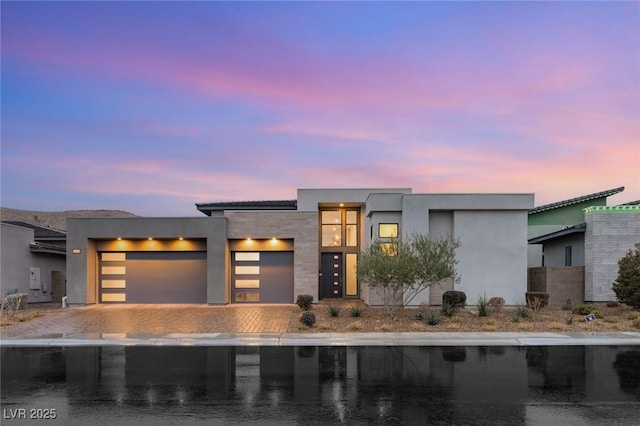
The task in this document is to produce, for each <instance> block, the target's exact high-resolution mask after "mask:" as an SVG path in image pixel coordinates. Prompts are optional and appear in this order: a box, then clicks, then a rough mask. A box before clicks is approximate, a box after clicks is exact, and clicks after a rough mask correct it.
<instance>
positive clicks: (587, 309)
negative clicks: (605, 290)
mask: <svg viewBox="0 0 640 426" xmlns="http://www.w3.org/2000/svg"><path fill="white" fill-rule="evenodd" d="M572 312H573V313H574V314H576V315H589V314H596V316H599V315H598V308H597V307H595V306H593V305H590V304H588V303H582V304H580V305H576V306H574V307H573V309H572Z"/></svg>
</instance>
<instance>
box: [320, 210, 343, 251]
mask: <svg viewBox="0 0 640 426" xmlns="http://www.w3.org/2000/svg"><path fill="white" fill-rule="evenodd" d="M322 246H323V247H340V246H342V212H340V211H338V210H325V211H323V212H322Z"/></svg>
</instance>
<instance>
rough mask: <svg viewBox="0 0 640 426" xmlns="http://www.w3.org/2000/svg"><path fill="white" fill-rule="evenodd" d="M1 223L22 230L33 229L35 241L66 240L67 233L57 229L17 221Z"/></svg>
mask: <svg viewBox="0 0 640 426" xmlns="http://www.w3.org/2000/svg"><path fill="white" fill-rule="evenodd" d="M2 223H8V224H10V225H15V226H20V227H22V228H29V229H33V237H34V238H35V239H37V240H52V239H53V240H66V239H67V233H66V232H65V231H61V230H59V229H53V228H49V227H47V226H40V225H35V224H33V223H27V222H22V221H19V220H3V221H2Z"/></svg>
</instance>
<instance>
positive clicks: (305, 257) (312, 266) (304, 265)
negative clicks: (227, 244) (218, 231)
mask: <svg viewBox="0 0 640 426" xmlns="http://www.w3.org/2000/svg"><path fill="white" fill-rule="evenodd" d="M225 216H226V217H227V220H228V222H227V237H228V238H229V239H243V238H248V237H250V238H253V239H263V238H264V239H269V238H274V237H275V238H280V239H293V247H294V248H293V250H294V253H293V269H294V271H293V274H294V278H293V280H294V289H293V297H294V300H292V301H291V303H294V302H295V299H296V298H297V297H298V295H300V294H310V295H312V296H313V298H314V301H315V302H317V301H318V271H319V265H318V212H300V211H272V212H265V211H260V212H225Z"/></svg>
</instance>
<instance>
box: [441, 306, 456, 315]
mask: <svg viewBox="0 0 640 426" xmlns="http://www.w3.org/2000/svg"><path fill="white" fill-rule="evenodd" d="M457 310H458V308H456V306H455V305H452V304H451V303H445V304H444V305H442V315H444V316H445V317H452V316H454V315H455V314H456V311H457Z"/></svg>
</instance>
